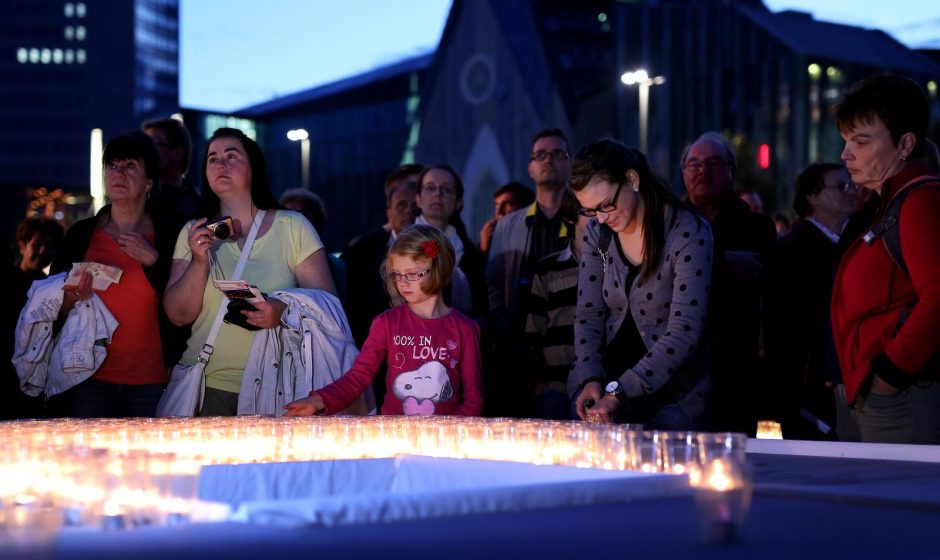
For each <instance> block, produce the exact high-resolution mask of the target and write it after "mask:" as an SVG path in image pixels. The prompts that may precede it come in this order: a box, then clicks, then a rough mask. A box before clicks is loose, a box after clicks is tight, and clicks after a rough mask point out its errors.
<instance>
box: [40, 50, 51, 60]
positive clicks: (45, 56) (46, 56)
mask: <svg viewBox="0 0 940 560" xmlns="http://www.w3.org/2000/svg"><path fill="white" fill-rule="evenodd" d="M39 61H40V62H42V63H43V64H49V62H51V61H52V51H50V50H49V49H43V50H42V51H40V52H39Z"/></svg>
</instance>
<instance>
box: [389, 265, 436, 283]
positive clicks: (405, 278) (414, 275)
mask: <svg viewBox="0 0 940 560" xmlns="http://www.w3.org/2000/svg"><path fill="white" fill-rule="evenodd" d="M428 272H431V269H430V268H429V269H427V270H422V271H421V272H405V273H401V272H389V273H388V277H389V278H391V279H392V282H395V283H396V284H397V283H398V282H407V283H408V284H411V283H412V282H416V281H418V280H420V279H422V278H424V277H425V276H427V275H428Z"/></svg>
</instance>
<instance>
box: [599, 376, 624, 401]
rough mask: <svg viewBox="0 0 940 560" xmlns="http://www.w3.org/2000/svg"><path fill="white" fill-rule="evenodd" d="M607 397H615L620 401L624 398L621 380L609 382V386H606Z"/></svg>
mask: <svg viewBox="0 0 940 560" xmlns="http://www.w3.org/2000/svg"><path fill="white" fill-rule="evenodd" d="M604 391H605V392H606V395H605V396H607V397H614V398H615V399H617V400H618V401H622V400H623V398H624V396H625V395H624V392H623V387H621V386H620V382H619V381H611V382H610V383H608V384H607V387H605V388H604Z"/></svg>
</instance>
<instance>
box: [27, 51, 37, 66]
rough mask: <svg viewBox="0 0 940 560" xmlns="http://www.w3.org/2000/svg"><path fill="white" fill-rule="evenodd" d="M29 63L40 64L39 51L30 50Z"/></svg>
mask: <svg viewBox="0 0 940 560" xmlns="http://www.w3.org/2000/svg"><path fill="white" fill-rule="evenodd" d="M29 61H30V62H32V63H33V64H36V63H37V62H39V49H29Z"/></svg>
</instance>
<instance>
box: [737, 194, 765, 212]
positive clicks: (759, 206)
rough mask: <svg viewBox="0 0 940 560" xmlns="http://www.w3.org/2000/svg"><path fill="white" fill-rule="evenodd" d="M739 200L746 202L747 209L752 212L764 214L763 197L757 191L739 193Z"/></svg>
mask: <svg viewBox="0 0 940 560" xmlns="http://www.w3.org/2000/svg"><path fill="white" fill-rule="evenodd" d="M738 198H740V199H741V200H743V201H744V203H745V204H747V207H748V208H750V209H751V212H754V213H756V214H763V213H764V201H763V200H761V197H760V195H759V194H757V192H755V191H740V192H738Z"/></svg>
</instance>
